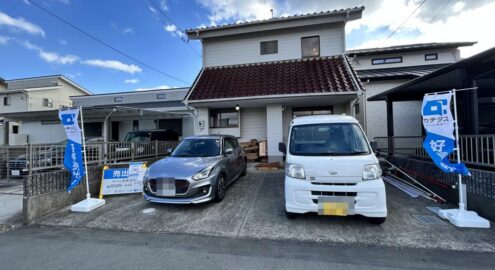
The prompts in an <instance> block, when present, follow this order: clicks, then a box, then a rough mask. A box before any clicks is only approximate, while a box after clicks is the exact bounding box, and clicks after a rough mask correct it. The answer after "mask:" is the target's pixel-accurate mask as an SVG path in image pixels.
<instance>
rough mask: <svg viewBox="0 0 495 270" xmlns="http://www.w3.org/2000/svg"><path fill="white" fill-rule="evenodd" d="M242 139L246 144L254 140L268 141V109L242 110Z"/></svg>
mask: <svg viewBox="0 0 495 270" xmlns="http://www.w3.org/2000/svg"><path fill="white" fill-rule="evenodd" d="M241 123H242V126H241V138H240V139H239V141H242V142H245V141H250V140H252V139H256V140H262V139H266V108H265V107H262V108H246V109H241Z"/></svg>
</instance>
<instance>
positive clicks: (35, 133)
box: [20, 122, 67, 143]
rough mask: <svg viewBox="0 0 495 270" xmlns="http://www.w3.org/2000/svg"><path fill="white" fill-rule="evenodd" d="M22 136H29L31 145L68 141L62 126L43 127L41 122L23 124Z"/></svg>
mask: <svg viewBox="0 0 495 270" xmlns="http://www.w3.org/2000/svg"><path fill="white" fill-rule="evenodd" d="M20 133H21V134H27V135H28V141H29V143H58V142H60V141H63V140H65V139H67V136H66V135H65V130H64V128H63V127H62V125H60V124H51V125H43V124H41V122H24V123H22V126H21V130H20Z"/></svg>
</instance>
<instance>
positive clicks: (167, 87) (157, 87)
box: [134, 85, 172, 91]
mask: <svg viewBox="0 0 495 270" xmlns="http://www.w3.org/2000/svg"><path fill="white" fill-rule="evenodd" d="M170 88H172V87H170V86H168V85H159V86H156V87H150V88H138V89H136V90H134V91H148V90H156V89H170Z"/></svg>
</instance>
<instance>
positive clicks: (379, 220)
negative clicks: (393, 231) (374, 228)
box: [368, 217, 385, 225]
mask: <svg viewBox="0 0 495 270" xmlns="http://www.w3.org/2000/svg"><path fill="white" fill-rule="evenodd" d="M368 221H369V222H370V223H372V224H376V225H380V224H383V222H385V218H384V217H382V218H373V217H369V218H368Z"/></svg>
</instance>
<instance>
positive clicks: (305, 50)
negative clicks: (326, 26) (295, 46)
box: [301, 36, 320, 57]
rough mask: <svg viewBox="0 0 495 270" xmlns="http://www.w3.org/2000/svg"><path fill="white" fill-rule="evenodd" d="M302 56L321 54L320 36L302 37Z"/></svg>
mask: <svg viewBox="0 0 495 270" xmlns="http://www.w3.org/2000/svg"><path fill="white" fill-rule="evenodd" d="M301 52H302V57H318V56H320V36H314V37H303V38H301Z"/></svg>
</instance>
